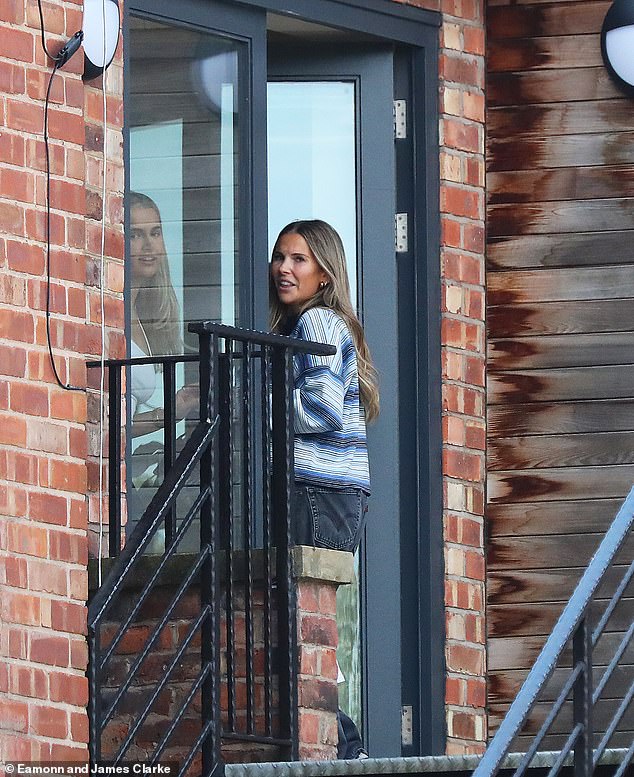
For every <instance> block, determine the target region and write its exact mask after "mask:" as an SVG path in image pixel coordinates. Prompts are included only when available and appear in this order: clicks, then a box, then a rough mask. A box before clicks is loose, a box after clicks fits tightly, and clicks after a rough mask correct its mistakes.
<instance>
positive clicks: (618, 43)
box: [601, 0, 634, 94]
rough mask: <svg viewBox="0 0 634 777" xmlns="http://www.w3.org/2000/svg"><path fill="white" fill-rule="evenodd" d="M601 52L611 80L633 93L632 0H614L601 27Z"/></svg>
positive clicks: (633, 26)
mask: <svg viewBox="0 0 634 777" xmlns="http://www.w3.org/2000/svg"><path fill="white" fill-rule="evenodd" d="M601 53H602V54H603V61H604V62H605V66H606V68H607V70H608V72H609V74H610V76H611V77H612V78H613V80H614V81H615V82H616V83H617V84H618V85H619V86H620V87H621V88H622V89H624V90H626V91H628V92H630V93H632V94H634V0H615V2H614V3H613V4H612V5H611V6H610V9H609V10H608V12H607V14H606V15H605V19H604V20H603V27H602V28H601Z"/></svg>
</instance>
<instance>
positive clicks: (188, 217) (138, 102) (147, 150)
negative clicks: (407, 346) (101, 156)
mask: <svg viewBox="0 0 634 777" xmlns="http://www.w3.org/2000/svg"><path fill="white" fill-rule="evenodd" d="M128 50H129V52H130V67H129V70H128V71H127V72H126V77H127V79H128V98H127V104H128V106H129V114H128V120H129V136H128V137H129V146H128V154H129V191H130V195H129V200H128V202H127V208H128V213H129V220H130V231H129V247H130V248H129V257H128V263H127V267H126V270H127V273H128V285H127V288H128V289H129V293H128V297H127V305H128V311H129V321H130V331H129V333H128V336H129V344H130V354H131V356H143V355H150V356H157V355H162V354H181V353H186V352H192V351H194V352H195V351H197V349H198V343H197V337H196V336H195V335H191V334H190V333H189V332H188V331H187V325H188V324H189V323H190V322H191V321H198V320H212V321H219V322H222V323H224V324H232V325H239V324H240V315H239V304H238V299H239V287H238V278H239V272H238V267H237V262H238V249H239V246H238V220H237V210H238V209H237V207H236V203H237V199H238V185H239V183H238V175H237V169H238V138H239V129H240V122H241V121H242V120H243V117H241V116H240V115H239V111H238V105H239V93H238V89H239V85H238V72H239V63H240V61H241V59H242V58H243V57H246V56H247V53H248V52H247V49H246V44H238V43H235V42H234V41H231V40H228V39H226V38H222V37H220V36H217V35H210V34H206V33H204V32H198V31H194V30H190V29H182V28H178V27H175V26H170V25H167V24H159V23H156V22H153V21H149V20H146V19H140V18H134V17H133V18H131V20H130V35H129V44H128ZM131 373H132V374H131V376H130V379H129V383H128V385H129V400H128V405H129V408H130V415H131V428H130V429H129V433H128V438H129V439H130V440H131V445H130V447H131V458H130V460H129V461H128V465H129V466H128V512H129V515H130V521H131V523H133V522H134V521H135V520H138V517H139V516H140V515H141V513H142V510H143V509H144V508H145V506H146V505H147V504H148V503H149V500H150V499H151V497H152V495H153V493H154V491H155V488H156V487H157V485H158V484H159V483H160V480H161V479H162V471H163V462H162V450H163V432H162V430H161V429H159V428H157V423H156V421H155V420H153V418H156V417H157V416H158V417H160V416H161V415H162V414H161V413H160V412H158V411H160V410H161V409H162V405H163V394H162V391H163V389H162V376H161V372H160V369H154V368H153V367H152V366H151V365H147V366H142V367H134V368H133V369H132V370H131ZM196 381H197V367H196V366H195V365H193V364H188V365H186V366H184V365H180V366H179V368H178V370H177V379H176V384H177V385H176V388H177V389H182V388H183V386H186V385H189V384H193V383H195V382H196ZM196 401H197V400H196ZM177 412H178V404H177ZM153 413H154V414H155V415H154V416H153V415H152V414H153ZM144 423H145V427H144V426H143V424H144ZM177 433H178V434H179V436H180V437H181V438H183V437H184V435H185V433H186V429H185V422H183V421H181V423H180V424H179V426H178V429H177ZM159 544H160V543H159ZM156 549H157V550H160V548H158V547H157V548H156Z"/></svg>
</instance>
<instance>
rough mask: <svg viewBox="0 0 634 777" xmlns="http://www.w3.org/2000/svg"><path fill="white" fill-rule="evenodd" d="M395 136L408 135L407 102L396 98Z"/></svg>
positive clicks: (402, 136)
mask: <svg viewBox="0 0 634 777" xmlns="http://www.w3.org/2000/svg"><path fill="white" fill-rule="evenodd" d="M394 137H395V138H397V139H400V138H406V137H407V102H406V101H405V100H394Z"/></svg>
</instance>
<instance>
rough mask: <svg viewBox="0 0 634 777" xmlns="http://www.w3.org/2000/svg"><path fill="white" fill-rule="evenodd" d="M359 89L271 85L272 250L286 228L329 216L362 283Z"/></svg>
mask: <svg viewBox="0 0 634 777" xmlns="http://www.w3.org/2000/svg"><path fill="white" fill-rule="evenodd" d="M355 148H356V131H355V88H354V84H353V83H351V82H348V81H274V82H270V83H269V84H268V172H269V179H268V180H269V255H270V254H271V251H272V248H273V242H274V241H275V238H276V237H277V235H278V233H279V231H280V229H281V228H282V227H283V226H284V225H285V224H288V223H289V222H290V221H295V220H297V219H323V220H324V221H327V222H328V223H329V224H332V226H333V227H334V228H335V229H336V230H337V231H338V232H339V234H340V235H341V239H342V240H343V245H344V248H345V250H346V258H347V260H348V277H349V279H350V288H351V292H352V301H353V303H354V302H355V301H356V286H357V203H356V151H355Z"/></svg>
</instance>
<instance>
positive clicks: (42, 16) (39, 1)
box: [37, 0, 57, 62]
mask: <svg viewBox="0 0 634 777" xmlns="http://www.w3.org/2000/svg"><path fill="white" fill-rule="evenodd" d="M37 7H38V8H39V11H40V32H41V33H42V48H43V49H44V53H45V54H46V56H47V57H48V58H49V59H52V60H54V61H55V62H56V61H57V56H55V55H54V54H51V52H50V51H49V50H48V49H47V48H46V41H45V40H44V13H43V11H42V0H37Z"/></svg>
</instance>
